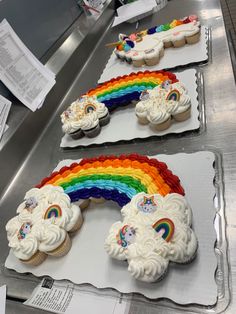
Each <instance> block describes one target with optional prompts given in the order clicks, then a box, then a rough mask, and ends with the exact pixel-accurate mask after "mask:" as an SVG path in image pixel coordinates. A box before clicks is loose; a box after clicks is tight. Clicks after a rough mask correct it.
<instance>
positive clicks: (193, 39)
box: [185, 31, 201, 45]
mask: <svg viewBox="0 0 236 314" xmlns="http://www.w3.org/2000/svg"><path fill="white" fill-rule="evenodd" d="M200 36H201V33H200V31H199V32H198V33H197V34H195V35H193V36H186V37H185V39H186V42H187V44H189V45H192V44H195V43H197V42H198V41H199V40H200Z"/></svg>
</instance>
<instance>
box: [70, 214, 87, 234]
mask: <svg viewBox="0 0 236 314" xmlns="http://www.w3.org/2000/svg"><path fill="white" fill-rule="evenodd" d="M83 221H84V219H83V216H82V215H80V216H79V218H78V220H77V221H76V223H75V225H74V227H73V228H72V229H70V230H69V232H71V233H72V232H76V231H78V230H79V229H80V228H81V226H82V224H83Z"/></svg>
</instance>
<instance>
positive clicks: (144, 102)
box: [135, 80, 191, 124]
mask: <svg viewBox="0 0 236 314" xmlns="http://www.w3.org/2000/svg"><path fill="white" fill-rule="evenodd" d="M168 82H169V81H168V80H167V81H166V82H163V83H162V84H161V85H160V86H157V87H155V88H154V89H152V90H147V91H146V92H145V97H144V98H141V100H140V102H138V103H137V104H136V107H135V113H136V116H137V117H138V118H141V119H142V118H146V119H147V120H148V121H149V122H150V123H153V124H160V123H162V122H164V121H166V120H167V119H169V118H170V117H171V116H175V115H177V114H179V113H183V112H185V111H187V110H188V109H189V108H190V106H191V99H190V97H189V95H188V93H187V90H186V88H185V86H184V85H183V84H182V83H180V82H176V83H174V84H170V83H168Z"/></svg>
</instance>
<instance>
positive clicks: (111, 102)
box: [86, 71, 178, 111]
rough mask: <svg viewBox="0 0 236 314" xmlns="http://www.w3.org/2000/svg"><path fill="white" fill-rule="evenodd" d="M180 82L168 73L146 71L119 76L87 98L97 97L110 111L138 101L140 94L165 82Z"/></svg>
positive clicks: (90, 93)
mask: <svg viewBox="0 0 236 314" xmlns="http://www.w3.org/2000/svg"><path fill="white" fill-rule="evenodd" d="M167 80H170V81H171V82H172V84H173V83H176V82H178V79H177V78H176V76H175V74H173V73H171V72H167V71H145V72H137V73H131V74H129V75H124V76H118V77H116V78H114V79H111V80H110V81H108V82H105V83H103V84H101V85H98V86H97V87H96V88H94V89H91V90H90V91H88V92H87V94H86V95H87V96H89V97H92V96H95V97H97V99H98V101H99V102H101V103H104V104H105V106H106V107H107V108H108V110H109V111H111V110H114V109H115V108H117V107H120V106H124V105H127V104H130V103H131V102H132V101H138V100H139V97H140V94H141V93H142V92H143V91H145V90H148V89H153V88H154V87H156V86H158V85H160V84H161V83H163V82H164V81H167Z"/></svg>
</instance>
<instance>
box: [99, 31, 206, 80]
mask: <svg viewBox="0 0 236 314" xmlns="http://www.w3.org/2000/svg"><path fill="white" fill-rule="evenodd" d="M207 43H208V28H207V27H205V26H202V27H201V37H200V40H199V42H197V43H196V44H194V45H185V46H183V47H180V48H173V47H172V48H167V49H165V52H164V56H163V57H162V58H161V59H160V62H159V63H158V64H156V65H153V66H146V65H144V66H142V67H139V68H137V67H134V66H133V65H131V64H129V63H127V62H126V61H122V60H120V59H118V58H117V57H116V55H115V53H114V52H112V54H111V57H110V59H109V60H108V62H107V64H106V67H105V69H104V70H103V73H102V75H101V77H100V79H99V81H98V83H99V84H100V83H103V82H106V81H109V80H110V79H112V78H113V77H117V76H122V75H127V74H130V73H132V72H135V73H136V72H139V71H146V70H149V71H157V70H163V69H171V68H175V67H178V66H184V65H188V64H192V63H199V62H205V61H207V60H208V48H207V46H208V44H207Z"/></svg>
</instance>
